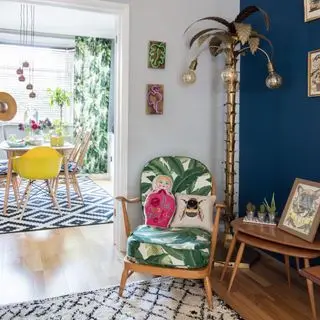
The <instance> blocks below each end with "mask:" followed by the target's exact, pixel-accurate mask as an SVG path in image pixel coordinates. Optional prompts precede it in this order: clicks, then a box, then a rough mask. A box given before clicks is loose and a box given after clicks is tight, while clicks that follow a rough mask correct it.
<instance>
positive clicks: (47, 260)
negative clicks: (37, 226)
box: [0, 224, 149, 304]
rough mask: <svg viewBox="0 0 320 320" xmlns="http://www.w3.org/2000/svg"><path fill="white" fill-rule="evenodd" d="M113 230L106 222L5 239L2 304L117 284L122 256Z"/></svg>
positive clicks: (0, 264)
mask: <svg viewBox="0 0 320 320" xmlns="http://www.w3.org/2000/svg"><path fill="white" fill-rule="evenodd" d="M112 231H113V225H112V224H105V225H96V226H86V227H74V228H62V229H56V230H51V231H35V232H25V233H12V234H5V235H0V304H7V303H12V302H21V301H27V300H34V299H40V298H47V297H53V296H58V295H63V294H68V293H73V292H81V291H87V290H93V289H98V288H102V287H106V286H110V285H118V284H119V282H120V275H121V271H122V255H121V254H119V253H118V252H117V251H116V250H115V248H114V246H113V236H112ZM146 278H149V277H147V276H144V275H138V274H137V275H133V276H132V277H130V279H129V280H128V282H129V281H136V280H141V279H146Z"/></svg>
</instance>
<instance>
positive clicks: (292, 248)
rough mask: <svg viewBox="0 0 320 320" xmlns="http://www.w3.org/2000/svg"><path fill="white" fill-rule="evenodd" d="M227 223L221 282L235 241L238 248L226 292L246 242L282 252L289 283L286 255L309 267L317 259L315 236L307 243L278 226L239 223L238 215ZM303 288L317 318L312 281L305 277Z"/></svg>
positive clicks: (319, 245)
mask: <svg viewBox="0 0 320 320" xmlns="http://www.w3.org/2000/svg"><path fill="white" fill-rule="evenodd" d="M231 225H232V227H233V229H234V231H235V234H234V237H233V239H232V242H231V244H230V247H229V251H228V255H227V258H226V263H225V266H224V268H223V271H222V274H221V278H220V280H221V281H222V280H223V279H224V276H225V273H226V270H227V267H228V264H229V262H230V258H231V255H232V252H233V251H234V248H235V244H236V242H237V241H239V242H240V247H239V250H238V253H237V257H236V261H235V264H234V267H233V271H232V275H231V279H230V282H229V286H228V291H229V292H230V290H231V288H232V285H233V281H234V279H235V276H236V273H237V270H238V266H239V264H240V262H241V258H242V255H243V251H244V248H245V246H246V245H249V246H252V247H255V248H259V249H263V250H267V251H271V252H276V253H280V254H283V255H284V256H285V264H286V270H287V277H288V282H289V284H290V266H289V257H290V256H292V257H296V258H302V259H304V266H305V268H309V267H310V263H309V260H310V259H313V258H317V257H319V256H320V239H319V237H318V238H316V239H315V241H314V242H313V243H310V242H307V241H305V240H302V239H300V238H298V237H295V236H293V235H291V234H289V233H286V232H285V231H282V230H280V229H278V228H277V227H276V226H270V225H259V224H252V223H246V222H243V219H242V218H239V219H235V220H234V221H232V223H231ZM307 287H308V293H309V298H310V303H311V310H312V315H313V318H314V319H317V316H316V306H315V300H314V289H313V282H312V281H311V280H310V279H309V278H307Z"/></svg>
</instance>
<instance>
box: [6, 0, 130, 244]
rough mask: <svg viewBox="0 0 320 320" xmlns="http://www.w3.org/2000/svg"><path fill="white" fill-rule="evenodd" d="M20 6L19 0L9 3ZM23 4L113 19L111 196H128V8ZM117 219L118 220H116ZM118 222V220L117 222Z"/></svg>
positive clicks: (76, 1) (42, 0) (71, 1)
mask: <svg viewBox="0 0 320 320" xmlns="http://www.w3.org/2000/svg"><path fill="white" fill-rule="evenodd" d="M12 1H13V2H21V0H12ZM23 2H24V3H30V4H35V5H36V4H38V5H47V6H54V7H62V8H68V9H78V10H85V11H93V12H99V13H101V12H103V13H108V14H113V15H115V16H116V17H117V36H116V39H115V70H114V76H115V79H114V159H113V162H114V176H113V194H114V195H127V192H128V113H129V4H124V3H115V2H112V1H108V0H106V1H100V0H68V2H66V1H64V0H24V1H23ZM117 218H118V219H117ZM120 220H122V219H120ZM113 229H114V243H115V244H117V247H118V249H120V247H119V246H120V243H121V241H120V240H121V239H122V236H121V235H122V234H123V232H122V231H121V230H122V229H123V228H122V223H121V222H120V221H119V217H118V216H117V217H115V223H114V228H113Z"/></svg>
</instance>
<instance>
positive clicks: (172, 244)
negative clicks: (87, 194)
mask: <svg viewBox="0 0 320 320" xmlns="http://www.w3.org/2000/svg"><path fill="white" fill-rule="evenodd" d="M157 176H168V177H169V178H171V180H172V194H173V195H175V194H180V195H183V196H187V195H192V196H195V197H197V196H206V198H210V199H212V197H208V196H211V195H215V193H216V189H215V182H214V179H213V177H212V176H211V173H210V172H209V170H208V169H207V167H206V166H205V165H204V164H203V163H201V162H200V161H198V160H195V159H192V158H188V157H180V156H167V157H158V158H155V159H153V160H151V161H150V162H148V163H147V164H146V165H145V166H144V168H143V170H142V174H141V182H140V192H141V196H140V197H137V198H133V199H127V198H126V197H123V196H119V197H116V200H119V201H121V206H122V213H123V218H124V225H125V231H126V235H127V237H128V240H127V255H126V256H125V258H124V269H123V272H122V277H121V282H120V289H119V295H120V296H121V295H122V293H123V290H124V288H125V284H126V281H127V279H128V277H129V276H131V275H132V273H133V272H142V273H149V274H152V275H157V276H172V277H177V278H185V279H203V281H204V287H205V292H206V297H207V301H208V305H209V307H210V308H211V307H212V289H211V282H210V274H211V269H212V266H213V261H214V253H215V248H216V243H217V235H218V230H219V219H220V212H221V209H224V208H225V206H224V205H222V204H216V203H214V202H210V203H211V207H210V210H209V211H210V212H208V214H209V216H208V218H209V220H207V221H208V225H207V228H206V229H208V228H209V230H211V231H210V232H209V231H208V230H204V229H202V228H199V227H189V226H188V227H177V226H176V227H170V226H169V227H168V228H166V229H163V228H158V227H153V226H149V225H140V226H138V227H137V228H136V229H135V230H134V231H132V230H131V228H130V222H129V216H128V210H127V205H128V204H131V203H138V202H141V204H142V208H144V206H145V205H146V201H147V197H148V195H149V194H150V193H151V191H152V187H153V181H154V180H155V178H156V177H157ZM180 197H181V196H180ZM214 199H215V198H214ZM213 205H214V207H215V214H213V210H211V209H212V206H213ZM177 211H178V210H176V213H175V215H178V212H177ZM184 213H185V211H183V215H184ZM183 215H179V216H178V220H181V219H182V217H183ZM189 216H190V217H192V218H191V221H192V219H193V218H194V219H198V220H199V221H200V219H201V216H202V218H203V217H204V213H203V212H201V211H200V216H199V217H198V216H196V214H194V215H193V214H190V215H189ZM174 219H175V218H174Z"/></svg>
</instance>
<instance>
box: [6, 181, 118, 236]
mask: <svg viewBox="0 0 320 320" xmlns="http://www.w3.org/2000/svg"><path fill="white" fill-rule="evenodd" d="M78 180H79V184H80V189H81V193H82V196H83V200H84V204H83V203H82V201H81V200H80V199H79V198H78V196H77V194H76V193H75V192H74V190H73V188H72V187H71V188H70V189H71V195H70V196H71V208H68V203H67V198H66V189H65V186H63V185H62V186H60V187H59V189H58V193H57V200H58V202H59V205H60V209H61V211H62V215H60V214H59V212H58V210H57V209H56V208H54V207H53V205H52V202H51V199H50V197H49V195H48V194H46V193H45V192H38V190H37V189H36V188H34V192H32V193H31V197H30V199H29V201H28V204H27V208H26V210H25V213H24V216H23V219H22V220H20V219H19V218H20V212H21V210H20V211H19V212H17V206H16V202H15V199H14V197H13V195H12V192H10V197H9V206H8V210H7V215H3V214H1V215H0V234H1V233H10V232H25V231H35V230H44V229H55V228H63V227H75V226H87V225H94V224H104V223H111V222H113V198H112V196H111V195H110V194H108V193H107V192H106V191H105V190H104V189H102V188H101V187H100V186H98V185H97V184H95V183H94V182H93V181H92V180H91V179H90V178H89V177H85V176H82V177H79V178H78ZM24 188H25V185H22V186H21V187H20V194H22V193H23V191H24ZM0 199H4V189H3V188H2V189H0ZM1 205H2V208H3V202H2V204H1Z"/></svg>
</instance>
